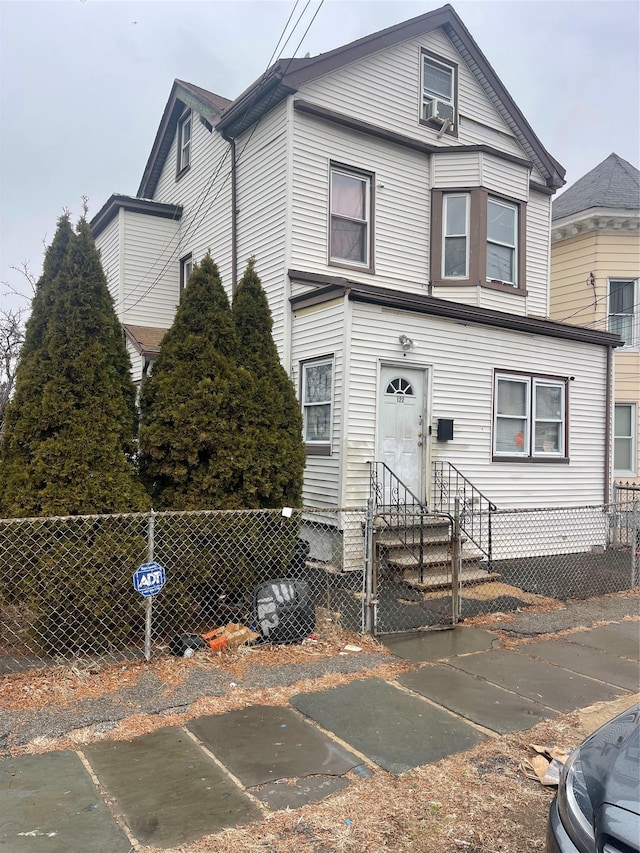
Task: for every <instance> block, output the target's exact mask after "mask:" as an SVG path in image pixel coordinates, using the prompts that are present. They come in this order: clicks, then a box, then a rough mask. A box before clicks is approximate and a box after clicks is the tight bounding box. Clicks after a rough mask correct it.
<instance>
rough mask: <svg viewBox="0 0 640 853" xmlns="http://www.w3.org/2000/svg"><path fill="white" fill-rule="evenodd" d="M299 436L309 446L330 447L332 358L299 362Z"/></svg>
mask: <svg viewBox="0 0 640 853" xmlns="http://www.w3.org/2000/svg"><path fill="white" fill-rule="evenodd" d="M301 385H302V393H301V397H302V417H303V436H304V441H305V443H306V444H307V449H309V448H313V447H316V448H319V447H324V448H326V449H327V450H329V449H330V447H331V420H332V416H331V415H332V408H333V407H332V400H333V358H323V359H316V360H314V361H307V362H302V364H301Z"/></svg>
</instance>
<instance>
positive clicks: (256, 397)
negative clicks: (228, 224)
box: [233, 258, 305, 507]
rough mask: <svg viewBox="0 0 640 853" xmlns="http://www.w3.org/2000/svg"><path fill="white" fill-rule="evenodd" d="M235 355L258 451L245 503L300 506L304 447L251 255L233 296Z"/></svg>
mask: <svg viewBox="0 0 640 853" xmlns="http://www.w3.org/2000/svg"><path fill="white" fill-rule="evenodd" d="M233 318H234V322H235V327H236V334H237V336H238V349H237V359H238V363H239V364H242V365H243V366H244V367H245V368H246V369H247V370H248V371H249V373H250V374H251V381H250V385H249V388H248V394H249V399H248V400H247V402H248V403H249V405H247V406H246V407H245V408H246V413H245V423H244V424H243V427H244V430H245V431H246V432H247V433H248V434H250V435H251V436H252V440H253V443H254V445H255V447H256V453H255V454H254V455H253V456H252V457H251V459H250V462H249V465H248V466H247V467H246V469H245V470H244V472H243V477H242V492H243V494H244V495H245V500H246V504H245V505H246V506H252V507H282V506H299V505H300V501H301V496H302V475H303V472H304V464H305V450H304V443H303V440H302V415H301V412H300V406H299V403H298V401H297V399H296V394H295V391H294V388H293V384H292V382H291V380H290V379H289V376H288V375H287V372H286V370H285V369H284V367H283V366H282V364H281V362H280V359H279V357H278V350H277V349H276V345H275V343H274V341H273V337H272V333H271V330H272V327H273V320H272V318H271V311H270V310H269V303H268V302H267V297H266V294H265V292H264V290H263V289H262V285H261V283H260V279H259V277H258V274H257V272H256V268H255V260H254V258H251V259H250V261H249V264H248V266H247V269H246V271H245V273H244V275H243V277H242V279H241V281H240V283H239V285H238V288H237V291H236V294H235V296H234V299H233Z"/></svg>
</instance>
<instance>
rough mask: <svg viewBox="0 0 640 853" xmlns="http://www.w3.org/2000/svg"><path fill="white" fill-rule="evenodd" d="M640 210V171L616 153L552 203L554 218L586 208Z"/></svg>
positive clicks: (563, 216)
mask: <svg viewBox="0 0 640 853" xmlns="http://www.w3.org/2000/svg"><path fill="white" fill-rule="evenodd" d="M592 208H610V209H613V210H640V172H639V171H638V169H636V167H635V166H632V165H631V163H627V161H626V160H623V159H622V157H619V156H618V155H617V154H609V156H608V157H607V159H606V160H603V161H602V163H599V164H598V165H597V166H596V167H595V168H594V169H592V170H591V171H590V172H587V174H586V175H583V176H582V177H581V178H580V179H579V180H577V181H576V182H575V184H573V185H572V186H570V187H569V188H568V189H567V190H565V191H564V192H563V193H562V195H561V196H559V197H558V198H557V199H556V200H555V201H554V202H553V217H552V218H553V219H564V218H565V217H566V216H573V215H574V214H576V213H580V212H581V211H583V210H591V209H592Z"/></svg>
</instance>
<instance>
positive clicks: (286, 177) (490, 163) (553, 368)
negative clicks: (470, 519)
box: [92, 5, 620, 509]
mask: <svg viewBox="0 0 640 853" xmlns="http://www.w3.org/2000/svg"><path fill="white" fill-rule="evenodd" d="M534 71H535V69H532V73H533V72H534ZM372 93H373V94H372ZM563 176H564V170H563V168H562V167H561V166H560V164H559V163H557V162H556V160H554V158H553V157H552V156H551V155H550V154H549V152H548V151H547V150H546V149H545V148H544V146H543V145H542V144H541V142H540V140H539V139H538V137H537V136H536V135H535V133H534V131H533V130H532V128H531V127H530V126H529V124H528V123H527V121H526V120H525V118H524V117H523V115H522V113H521V112H520V110H519V109H518V107H517V105H516V104H515V103H514V102H513V99H512V98H511V96H510V95H509V93H508V91H507V90H506V88H505V87H504V85H503V84H502V83H501V81H500V80H499V79H498V78H497V77H496V75H495V73H494V71H493V69H492V68H491V65H490V64H489V62H488V61H487V59H486V58H485V57H484V55H483V54H482V52H481V50H480V49H479V47H478V45H477V44H476V42H475V41H474V39H473V38H472V36H471V34H470V33H469V32H468V30H467V29H466V27H465V25H464V23H463V22H462V20H461V19H460V18H459V16H458V15H457V14H456V12H455V11H454V10H453V9H452V7H451V6H448V5H447V6H444V7H443V8H441V9H436V10H435V11H433V12H429V13H427V14H424V15H421V16H420V17H417V18H413V19H411V20H409V21H406V22H404V23H402V24H398V25H396V26H394V27H390V28H388V29H386V30H383V31H382V32H379V33H374V34H372V35H370V36H367V37H365V38H362V39H359V40H358V41H356V42H353V43H351V44H348V45H346V46H343V47H339V48H336V49H335V50H332V51H329V52H328V53H324V54H321V55H319V56H316V57H309V58H305V59H291V60H289V59H286V60H285V59H281V60H279V61H277V62H276V63H275V64H274V65H273V66H272V67H271V68H270V69H269V70H268V71H267V72H266V74H265V75H263V77H261V78H260V79H259V80H258V81H256V83H254V84H253V85H252V86H250V87H249V88H248V89H247V90H246V91H245V92H243V94H242V95H240V96H239V97H238V98H236V100H234V101H229V100H227V99H226V98H223V97H220V96H219V95H216V94H213V93H211V92H208V91H206V90H204V89H201V88H199V87H197V86H194V85H192V84H189V83H185V82H183V81H179V80H176V82H175V83H174V86H173V89H172V91H171V93H170V97H169V101H168V103H167V106H166V109H165V112H164V115H163V117H162V120H161V122H160V127H159V129H158V133H157V135H156V139H155V142H154V145H153V149H152V151H151V154H150V157H149V160H148V162H147V165H146V168H145V170H144V175H143V179H142V182H141V185H140V188H139V190H138V193H137V196H136V197H127V196H112V198H111V199H109V200H108V201H107V202H106V204H105V206H104V207H103V208H102V210H101V211H100V212H99V213H98V214H97V216H96V217H95V218H94V220H93V221H92V227H93V232H94V235H95V237H96V241H97V244H98V246H99V248H100V250H101V252H102V257H103V260H104V262H105V266H106V267H107V276H108V279H109V283H110V286H111V288H112V293H113V295H114V298H115V300H116V306H117V310H118V312H119V316H120V318H121V321H122V322H123V324H124V325H125V327H126V329H127V338H128V340H129V342H130V346H131V348H132V352H134V353H137V361H138V366H137V367H135V366H134V372H135V375H136V376H137V377H140V378H142V377H143V375H144V371H145V370H146V369H147V368H148V366H149V363H150V362H151V361H152V358H153V345H155V344H157V342H158V340H159V338H160V337H161V332H162V330H163V329H166V328H168V327H169V325H170V324H171V321H172V317H173V313H174V311H175V306H176V305H177V303H178V301H179V298H180V291H181V288H182V287H184V285H185V284H186V281H187V279H188V274H189V271H190V269H191V266H192V265H193V264H194V263H197V262H198V261H199V260H200V259H201V258H202V257H203V255H204V254H205V253H206V252H207V251H210V252H211V254H212V256H213V258H214V260H215V261H216V263H217V264H218V267H219V269H220V272H221V275H222V278H223V282H224V283H225V286H226V287H227V289H228V292H229V294H230V295H231V293H232V291H233V288H234V286H235V283H236V281H237V280H238V278H239V276H240V275H241V274H242V272H243V270H244V267H245V264H246V262H247V260H248V258H249V257H251V256H252V255H254V256H255V257H256V265H257V269H258V272H259V274H260V276H261V280H262V283H263V286H264V288H265V291H266V293H267V295H268V299H269V302H270V306H271V310H272V313H273V318H274V337H275V340H276V342H277V345H278V347H279V351H280V355H281V358H282V362H283V364H284V365H285V367H286V368H287V370H288V371H289V373H290V376H291V377H292V380H293V381H294V384H295V387H296V388H297V390H298V394H299V398H300V405H301V407H302V411H303V414H304V439H305V443H306V447H307V466H306V471H305V486H304V500H305V503H306V504H307V505H308V506H316V507H321V508H322V507H327V508H328V507H332V508H335V507H356V506H358V507H360V506H363V505H364V504H365V503H366V501H367V498H368V497H369V495H370V488H371V486H370V470H371V463H378V465H381V466H382V465H384V466H386V470H388V471H389V472H391V473H392V474H393V475H394V476H395V477H397V478H398V481H399V482H400V483H402V484H404V486H406V487H408V488H409V489H410V490H411V492H412V493H413V494H414V495H415V496H416V497H417V498H419V499H420V500H421V501H423V502H424V503H426V504H427V505H429V506H431V505H433V502H434V466H435V465H436V463H437V465H438V466H440V468H439V470H444V469H445V468H447V467H448V466H450V467H451V470H454V469H455V470H457V471H459V472H461V473H462V474H463V475H464V476H465V477H467V478H468V480H469V481H471V482H472V483H473V484H474V485H475V486H476V487H477V488H478V489H479V490H481V491H482V493H483V494H484V495H486V496H487V497H488V498H489V499H490V500H491V501H493V502H494V503H495V504H497V505H498V506H500V507H505V508H514V509H517V508H525V507H536V506H540V505H546V506H563V505H569V504H575V503H576V502H580V503H585V504H586V503H600V502H602V501H603V500H604V499H606V497H607V496H608V493H609V488H610V477H611V452H612V451H611V448H612V439H611V433H610V429H609V427H608V413H609V412H611V411H612V399H611V394H610V383H609V380H608V365H609V364H610V363H611V361H612V351H613V348H614V347H615V346H616V345H617V344H619V342H620V341H619V338H618V336H617V335H615V334H610V333H609V332H607V331H606V330H604V329H602V328H598V327H596V328H590V327H589V328H587V327H580V326H577V325H573V324H572V323H558V322H555V321H553V320H551V319H549V277H550V270H549V255H550V241H551V235H550V217H551V200H552V198H553V195H554V193H555V192H556V190H557V189H558V188H560V187H562V185H563V183H564V177H563ZM612 274H613V273H612ZM615 274H616V275H617V273H615ZM572 310H573V309H569V310H567V311H566V312H565V313H566V314H570V313H571V311H572ZM154 328H155V329H156V331H157V334H156V336H155V337H154V335H153V334H152V330H153V329H154Z"/></svg>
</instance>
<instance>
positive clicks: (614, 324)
mask: <svg viewBox="0 0 640 853" xmlns="http://www.w3.org/2000/svg"><path fill="white" fill-rule="evenodd" d="M636 290H637V282H636V281H634V280H633V279H616V278H611V279H609V312H608V330H609V331H610V332H613V333H614V334H616V335H620V337H621V338H622V340H623V341H624V346H625V347H634V346H637V344H638V340H637V333H638V328H637V327H638V301H637V295H636Z"/></svg>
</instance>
